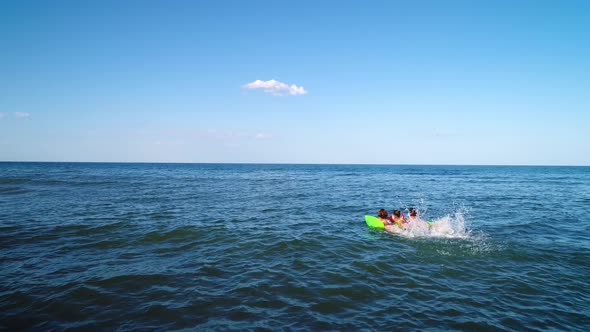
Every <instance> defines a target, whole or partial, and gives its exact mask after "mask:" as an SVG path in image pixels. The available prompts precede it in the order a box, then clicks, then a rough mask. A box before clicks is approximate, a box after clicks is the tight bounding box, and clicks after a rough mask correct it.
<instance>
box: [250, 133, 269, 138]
mask: <svg viewBox="0 0 590 332" xmlns="http://www.w3.org/2000/svg"><path fill="white" fill-rule="evenodd" d="M254 138H255V139H271V138H273V135H272V134H265V133H258V134H256V135H254Z"/></svg>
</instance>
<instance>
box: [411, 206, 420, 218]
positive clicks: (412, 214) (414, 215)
mask: <svg viewBox="0 0 590 332" xmlns="http://www.w3.org/2000/svg"><path fill="white" fill-rule="evenodd" d="M417 215H418V212H417V211H416V209H414V208H410V217H416V216H417Z"/></svg>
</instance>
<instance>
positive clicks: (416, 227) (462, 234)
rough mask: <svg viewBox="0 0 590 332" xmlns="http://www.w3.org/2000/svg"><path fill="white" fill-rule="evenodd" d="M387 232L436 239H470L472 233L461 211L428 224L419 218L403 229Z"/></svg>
mask: <svg viewBox="0 0 590 332" xmlns="http://www.w3.org/2000/svg"><path fill="white" fill-rule="evenodd" d="M386 230H387V231H388V232H391V233H395V234H399V235H401V236H404V237H409V238H413V237H433V238H434V237H436V238H463V239H465V238H469V235H470V232H469V231H468V230H467V228H466V227H465V218H464V217H463V213H462V212H461V211H457V212H455V213H454V215H446V216H444V217H441V218H438V219H433V220H431V223H428V222H426V221H424V220H422V219H420V218H419V217H418V218H417V219H415V220H409V222H408V223H407V224H406V225H405V226H404V228H403V229H401V228H399V227H398V226H388V227H386Z"/></svg>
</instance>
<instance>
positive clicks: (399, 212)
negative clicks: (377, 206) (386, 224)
mask: <svg viewBox="0 0 590 332" xmlns="http://www.w3.org/2000/svg"><path fill="white" fill-rule="evenodd" d="M393 215H394V216H396V217H397V218H400V217H401V216H402V212H401V211H400V210H394V211H393Z"/></svg>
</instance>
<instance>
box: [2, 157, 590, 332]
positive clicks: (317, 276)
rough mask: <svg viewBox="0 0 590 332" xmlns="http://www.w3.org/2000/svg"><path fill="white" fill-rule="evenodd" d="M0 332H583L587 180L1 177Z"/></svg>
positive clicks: (589, 310) (76, 172)
mask: <svg viewBox="0 0 590 332" xmlns="http://www.w3.org/2000/svg"><path fill="white" fill-rule="evenodd" d="M412 207H413V208H415V209H417V211H418V213H419V217H420V218H421V219H423V220H425V221H433V224H434V225H437V224H438V225H443V226H444V227H442V228H440V227H439V228H437V231H434V229H432V230H429V229H426V230H422V231H420V232H414V231H411V230H405V231H403V232H396V233H392V232H388V231H383V230H376V229H371V228H369V227H367V225H366V223H365V220H364V216H365V215H376V214H377V211H378V210H379V209H386V210H388V212H389V213H391V212H393V210H400V211H401V212H402V213H404V214H405V215H406V216H407V215H408V214H407V213H408V209H409V208H412ZM0 330H6V331H63V330H67V331H251V330H255V331H328V330H329V331H357V330H363V331H394V330H401V331H589V330H590V167H560V166H551V167H549V166H547V167H545V166H424V165H311V164H298V165H291V164H171V163H154V164H151V163H21V162H2V163H0Z"/></svg>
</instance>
